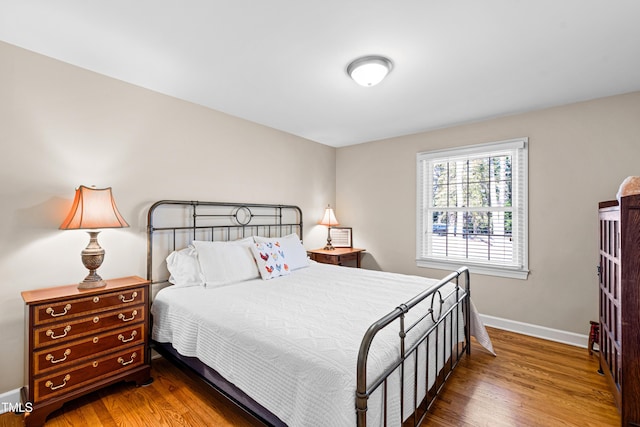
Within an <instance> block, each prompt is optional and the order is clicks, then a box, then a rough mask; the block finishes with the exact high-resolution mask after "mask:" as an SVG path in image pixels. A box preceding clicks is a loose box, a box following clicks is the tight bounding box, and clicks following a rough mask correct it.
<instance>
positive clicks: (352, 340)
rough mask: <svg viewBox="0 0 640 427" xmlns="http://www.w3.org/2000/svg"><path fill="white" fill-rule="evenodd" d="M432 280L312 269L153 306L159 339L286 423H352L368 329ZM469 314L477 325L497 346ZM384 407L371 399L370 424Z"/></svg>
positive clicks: (382, 343) (162, 296)
mask: <svg viewBox="0 0 640 427" xmlns="http://www.w3.org/2000/svg"><path fill="white" fill-rule="evenodd" d="M435 283H437V281H436V280H432V279H425V278H421V277H416V276H406V275H399V274H392V273H384V272H379V271H370V270H364V269H354V268H344V267H336V266H331V265H325V264H318V263H312V264H311V266H310V267H308V268H303V269H300V270H296V271H293V272H292V274H290V275H288V276H284V277H279V278H276V279H272V280H267V281H263V280H260V279H255V280H249V281H245V282H241V283H236V284H232V285H228V286H224V287H219V288H214V289H207V288H204V287H199V286H197V287H171V286H170V287H167V288H165V289H163V290H161V291H160V292H159V293H158V295H157V296H156V298H155V300H154V302H153V305H152V307H151V312H152V313H153V316H154V321H153V333H152V336H153V339H154V340H156V341H159V342H171V343H172V344H173V347H174V348H175V349H176V350H177V351H178V352H179V353H180V354H182V355H184V356H192V357H197V358H198V359H200V360H201V361H202V362H204V363H206V364H207V365H209V366H211V367H212V368H214V369H216V370H217V371H218V372H219V373H220V374H221V375H222V376H224V377H225V378H226V379H227V380H229V381H230V382H232V383H234V384H235V385H236V386H238V387H239V388H241V389H242V390H243V391H244V392H245V393H247V394H248V395H249V396H251V397H252V398H253V399H254V400H256V401H257V402H258V403H260V404H261V405H263V406H264V407H265V408H267V409H268V410H269V411H271V412H272V413H274V414H275V415H277V416H278V417H279V418H280V419H281V420H283V421H284V422H285V423H287V424H288V425H289V426H292V427H293V426H320V425H322V426H353V425H355V419H356V416H355V403H354V402H355V381H356V359H357V354H358V350H359V346H360V342H361V340H362V337H363V335H364V333H365V331H366V329H367V328H368V327H369V326H370V325H371V324H372V323H373V322H374V321H376V320H377V319H379V318H380V317H382V316H384V315H385V314H387V313H388V312H390V311H391V310H393V309H394V308H395V307H397V306H398V305H399V304H401V303H404V302H406V301H407V300H408V299H410V298H411V297H413V296H415V295H417V294H418V293H419V292H421V291H422V290H424V289H425V288H427V287H428V286H430V285H433V284H435ZM472 311H473V313H472V318H473V321H472V325H474V328H475V329H476V332H478V328H479V329H480V331H479V332H480V333H481V335H482V336H484V337H485V341H487V342H489V345H490V341H488V335H486V331H485V330H484V327H483V326H482V323H481V322H480V320H479V319H478V318H477V314H476V313H475V311H474V310H472ZM410 314H411V313H410ZM474 322H475V324H474ZM459 329H462V325H460V328H459ZM397 331H398V329H397V328H396V327H393V330H389V331H386V332H385V333H383V334H381V336H380V337H379V338H378V339H376V341H374V345H373V347H372V351H371V356H370V362H369V367H368V369H369V371H368V372H369V376H368V378H369V379H373V378H375V377H376V376H377V374H378V373H379V372H380V370H381V369H382V367H383V366H385V364H386V363H389V362H388V360H390V359H392V358H397V353H398V350H397V347H398V344H397V343H398V335H397ZM462 336H463V335H462V334H461V335H460V337H461V339H462ZM377 401H380V398H379V396H378V398H377ZM377 401H376V400H373V401H371V400H370V405H369V408H370V410H369V415H368V422H369V425H380V414H379V411H378V410H376V409H375V408H376V407H379V406H380V405H378V404H377V403H376V402H377ZM390 406H391V407H392V411H393V407H395V406H399V405H390ZM397 411H398V414H399V410H397ZM405 412H406V410H405ZM399 418H400V417H399V415H397V417H394V418H393V420H396V419H397V424H399V423H400V420H399ZM393 420H392V421H393ZM390 425H396V421H393V422H392V423H391V424H390Z"/></svg>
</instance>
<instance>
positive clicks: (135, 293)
mask: <svg viewBox="0 0 640 427" xmlns="http://www.w3.org/2000/svg"><path fill="white" fill-rule="evenodd" d="M137 296H138V293H137V292H134V293H132V294H131V298H130V299H126V297H125V296H124V295H122V294H120V296H119V297H118V298H120V301H122V302H131V301H135V299H136V297H137Z"/></svg>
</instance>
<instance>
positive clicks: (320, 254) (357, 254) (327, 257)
mask: <svg viewBox="0 0 640 427" xmlns="http://www.w3.org/2000/svg"><path fill="white" fill-rule="evenodd" d="M365 250H366V249H358V248H335V249H332V250H327V249H313V250H310V251H307V253H308V254H309V256H310V257H311V259H312V260H314V261H316V262H321V263H323V264H334V265H345V263H347V264H348V263H351V262H353V261H355V262H356V267H357V268H360V263H361V261H362V253H363V252H364V251H365Z"/></svg>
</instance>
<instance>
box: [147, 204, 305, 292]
mask: <svg viewBox="0 0 640 427" xmlns="http://www.w3.org/2000/svg"><path fill="white" fill-rule="evenodd" d="M291 233H297V234H298V236H300V238H302V210H301V209H300V208H299V207H298V206H294V205H270V204H256V203H225V202H200V201H193V200H191V201H187V200H160V201H158V202H156V203H154V204H153V205H151V207H150V208H149V212H148V214H147V280H150V281H151V283H159V282H164V281H166V278H160V279H158V278H157V276H156V273H158V271H157V270H158V265H159V264H162V263H163V262H164V260H165V258H166V257H167V255H169V253H171V251H174V250H177V249H181V248H183V247H186V246H187V245H188V244H189V243H190V242H191V241H193V240H210V241H229V240H237V239H242V238H244V237H250V236H264V237H281V236H285V235H287V234H291ZM154 261H155V262H154ZM154 270H156V271H154ZM164 271H165V272H166V269H165V270H164ZM154 276H155V277H154ZM167 276H168V273H167ZM154 279H155V280H154Z"/></svg>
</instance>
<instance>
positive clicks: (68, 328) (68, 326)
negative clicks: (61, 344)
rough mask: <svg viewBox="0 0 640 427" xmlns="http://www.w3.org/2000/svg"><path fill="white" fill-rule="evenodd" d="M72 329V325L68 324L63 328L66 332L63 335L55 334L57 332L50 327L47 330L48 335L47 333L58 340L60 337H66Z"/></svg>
mask: <svg viewBox="0 0 640 427" xmlns="http://www.w3.org/2000/svg"><path fill="white" fill-rule="evenodd" d="M70 330H71V325H67V326H66V327H65V328H64V329H63V332H64V334H62V335H55V332H53V331H52V330H51V329H48V330H47V332H46V335H47V336H48V337H50V338H51V339H52V340H57V339H58V338H64V337H66V336H67V334H68V333H69V331H70Z"/></svg>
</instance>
